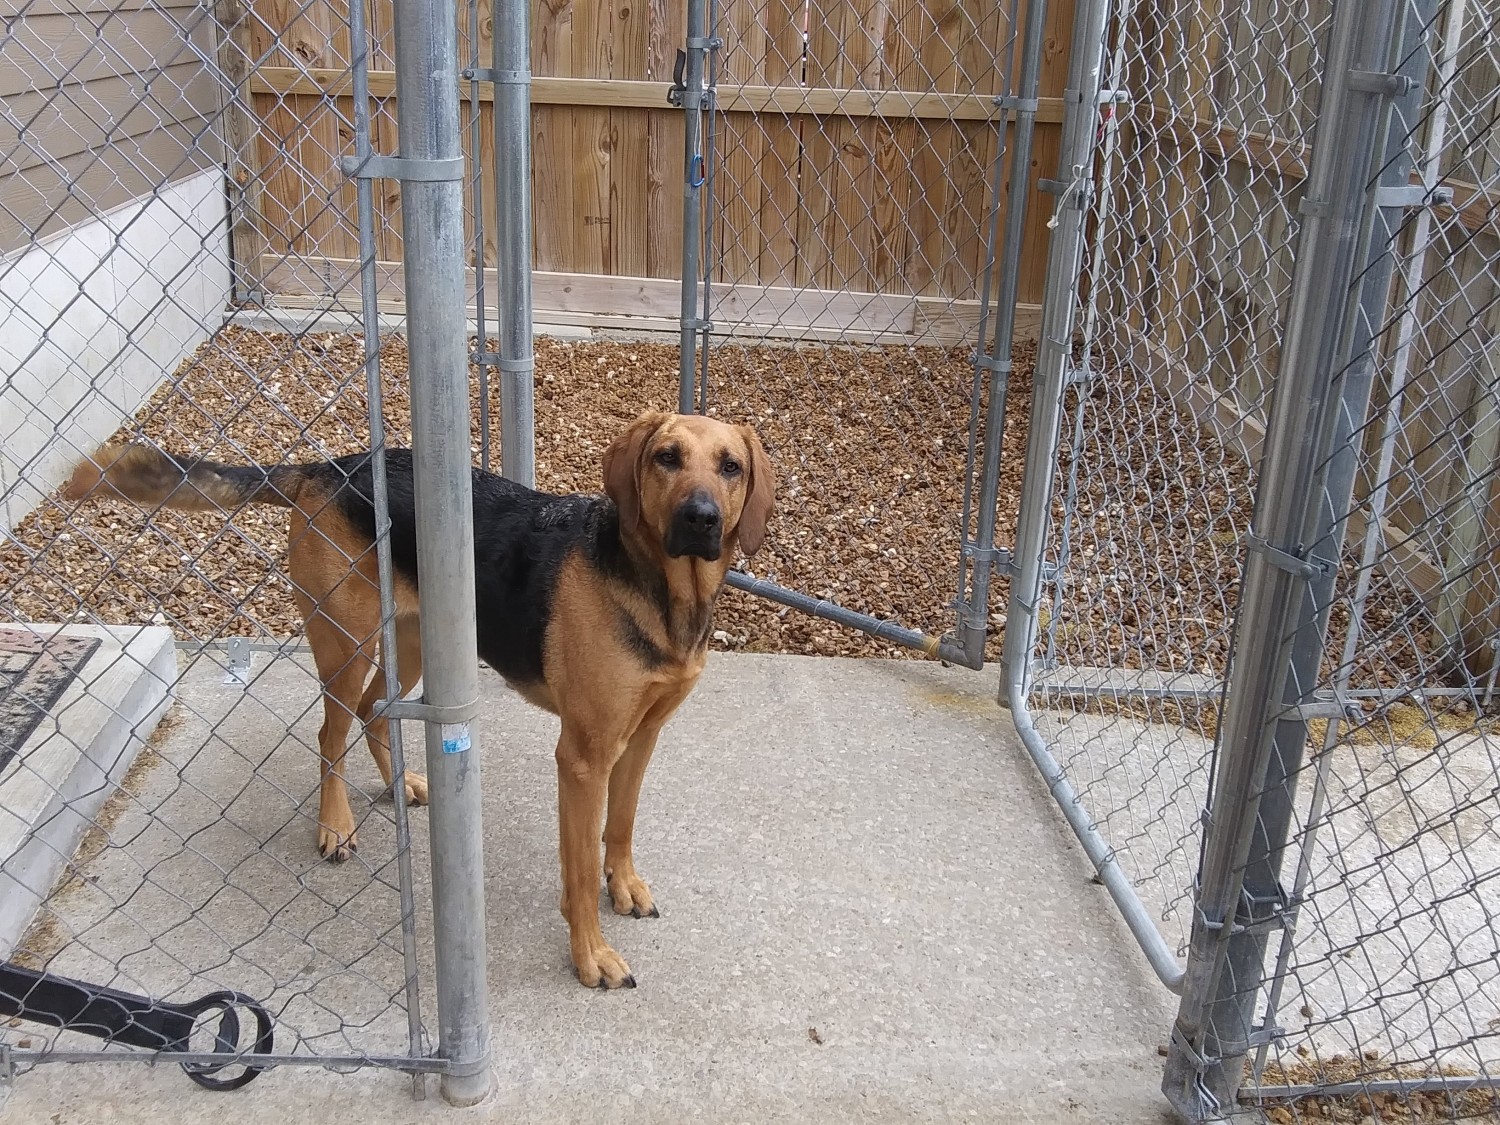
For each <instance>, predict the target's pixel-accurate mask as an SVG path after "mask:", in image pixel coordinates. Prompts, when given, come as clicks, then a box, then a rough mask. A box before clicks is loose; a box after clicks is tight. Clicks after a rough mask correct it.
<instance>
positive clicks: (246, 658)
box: [223, 637, 251, 687]
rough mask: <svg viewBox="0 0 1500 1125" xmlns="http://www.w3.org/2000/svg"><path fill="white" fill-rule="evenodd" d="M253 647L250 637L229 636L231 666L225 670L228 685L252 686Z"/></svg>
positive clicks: (225, 681) (225, 680) (226, 684)
mask: <svg viewBox="0 0 1500 1125" xmlns="http://www.w3.org/2000/svg"><path fill="white" fill-rule="evenodd" d="M250 660H251V647H250V638H249V637H230V638H229V667H228V668H227V669H226V670H225V672H224V680H223V683H224V685H225V686H226V687H249V686H250Z"/></svg>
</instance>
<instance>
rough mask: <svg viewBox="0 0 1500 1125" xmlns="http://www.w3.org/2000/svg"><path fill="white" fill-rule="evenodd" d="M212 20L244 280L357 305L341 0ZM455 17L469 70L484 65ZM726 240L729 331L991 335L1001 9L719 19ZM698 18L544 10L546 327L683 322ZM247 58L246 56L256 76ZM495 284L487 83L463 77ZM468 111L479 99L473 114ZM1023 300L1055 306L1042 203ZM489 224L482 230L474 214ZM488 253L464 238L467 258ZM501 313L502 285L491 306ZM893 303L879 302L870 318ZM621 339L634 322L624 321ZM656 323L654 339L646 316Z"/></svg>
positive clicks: (1064, 29) (868, 0)
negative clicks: (231, 84) (691, 25)
mask: <svg viewBox="0 0 1500 1125" xmlns="http://www.w3.org/2000/svg"><path fill="white" fill-rule="evenodd" d="M239 2H240V0H221V19H224V20H225V22H226V24H227V25H228V26H229V27H230V32H229V34H230V36H231V39H232V43H233V46H234V50H232V51H226V58H231V57H232V58H235V59H238V60H239V65H238V70H237V72H236V70H235V69H234V68H230V67H226V69H229V70H230V71H231V73H230V77H231V79H232V80H233V81H235V82H236V83H238V86H239V92H240V95H241V96H240V98H239V99H238V101H239V104H240V105H241V107H244V108H245V109H247V112H243V113H242V114H241V117H240V125H239V127H240V129H241V131H242V132H243V133H244V134H245V135H246V136H253V137H256V138H258V141H257V143H254V144H241V145H239V146H237V152H238V159H239V164H238V166H237V167H236V168H235V169H234V176H233V178H234V179H235V180H236V181H237V182H238V183H239V185H240V186H241V188H242V197H241V199H240V201H239V204H240V205H239V207H238V209H237V222H236V226H235V232H236V238H235V257H236V259H237V263H238V268H239V270H240V271H241V277H242V280H244V281H245V282H247V283H248V285H249V286H250V287H251V288H258V289H262V290H264V291H265V292H267V293H268V294H270V295H271V296H273V297H275V298H276V299H278V300H280V301H282V302H283V303H289V304H299V303H328V302H329V301H330V300H331V299H337V298H338V297H339V296H340V295H341V294H344V293H349V294H352V293H355V292H357V286H356V285H355V283H354V266H355V259H356V257H357V251H356V246H357V237H358V232H357V230H356V229H355V225H354V210H355V209H354V188H353V186H352V184H351V183H350V182H348V181H347V180H346V179H345V178H344V177H343V175H342V174H341V173H340V171H339V168H338V161H339V158H340V157H341V156H344V155H347V154H349V153H350V152H351V151H352V143H353V142H352V130H351V122H352V119H353V113H352V102H351V99H350V96H349V92H350V89H351V79H350V56H351V49H350V48H351V44H350V38H349V27H348V9H347V0H312V2H311V3H309V4H306V5H302V4H300V3H297V2H296V0H247V3H248V7H246V8H243V9H242V8H240V7H239V6H238V5H239ZM393 2H395V0H370V2H369V7H368V16H367V25H368V29H369V44H368V46H369V51H370V55H369V67H370V93H371V98H372V103H373V104H372V107H371V115H372V121H373V129H374V132H375V137H374V144H375V148H376V150H377V151H381V152H394V151H395V149H396V143H395V117H394V97H395V76H394V72H393V69H392V67H393V55H392V52H393V45H392V11H393V9H392V3H393ZM481 4H482V10H481V11H480V12H479V14H478V36H477V40H476V39H474V37H473V36H471V33H470V18H471V17H470V14H469V12H468V10H467V8H466V7H463V8H461V10H460V12H459V34H460V57H461V58H465V59H468V60H470V61H472V62H474V63H476V64H477V65H478V66H480V67H484V66H488V65H489V63H490V38H489V36H490V26H491V17H490V12H489V10H488V4H487V3H484V0H481ZM722 7H723V11H722V15H721V19H720V24H719V28H718V34H719V35H720V36H721V37H722V38H723V40H724V46H723V50H722V53H721V57H720V68H719V81H718V103H717V104H718V110H719V113H718V114H717V115H715V117H714V119H713V120H714V123H715V124H714V127H715V129H716V134H715V136H714V138H713V140H714V146H715V150H716V156H715V159H714V164H713V167H712V168H711V169H710V171H711V173H712V174H713V175H714V177H715V179H714V183H713V189H714V192H715V196H716V205H715V207H714V209H713V212H712V213H713V218H712V220H711V222H712V228H711V231H710V236H711V238H712V240H713V245H714V249H715V253H714V254H713V255H712V259H711V260H712V262H713V266H712V269H713V279H714V281H715V284H716V285H718V286H721V287H722V288H721V290H720V292H719V294H718V297H717V305H718V311H716V314H715V317H716V324H718V325H721V326H723V327H725V328H730V327H733V326H734V325H735V324H736V323H738V324H739V325H740V326H741V327H746V326H749V325H756V326H758V328H757V329H755V330H757V331H769V330H771V326H773V325H774V326H776V329H777V330H780V331H790V332H794V333H795V332H800V331H805V330H809V329H811V330H814V331H815V332H817V333H820V334H822V335H825V336H826V335H830V334H831V335H834V336H846V337H849V338H858V337H868V336H871V335H890V334H893V333H894V334H895V335H896V336H898V337H899V336H907V337H922V338H926V339H930V340H934V341H941V342H960V341H962V340H966V339H969V338H970V337H971V336H972V329H973V324H974V321H975V319H976V318H977V315H978V302H977V296H978V280H977V279H978V273H979V270H980V268H981V265H982V262H983V259H984V245H985V238H986V234H987V218H988V211H987V208H988V200H989V195H990V191H991V174H992V166H993V161H994V157H995V152H996V145H997V139H998V132H999V129H1000V128H1001V127H1002V123H1001V111H1000V110H999V109H997V108H996V106H995V104H994V97H995V95H996V94H997V93H999V92H1000V91H1001V89H1002V86H1003V84H1004V73H1003V70H1002V67H1003V64H1004V57H1005V51H1006V47H1007V44H1008V43H1009V42H1010V40H1011V36H1012V33H1013V31H1014V30H1016V29H1013V28H1012V27H1011V26H1010V25H1009V23H1008V21H1007V20H1006V19H1005V18H1003V16H1002V14H1001V11H1000V6H999V5H995V4H993V3H988V2H985V0H941V2H939V3H929V4H918V3H915V2H913V0H725V3H724V4H723V6H722ZM1051 8H1052V14H1051V15H1050V16H1049V23H1048V28H1047V36H1048V48H1049V49H1048V51H1047V59H1048V62H1047V66H1046V68H1045V71H1044V75H1043V81H1042V94H1043V99H1042V104H1041V109H1040V114H1039V116H1040V119H1041V124H1040V126H1039V128H1038V134H1037V143H1036V155H1035V160H1036V164H1037V165H1038V166H1040V167H1042V168H1047V167H1048V166H1049V162H1050V161H1052V160H1054V159H1055V152H1056V142H1057V131H1058V126H1059V123H1060V121H1061V116H1062V113H1061V99H1060V97H1059V95H1060V94H1061V92H1062V90H1061V87H1062V82H1063V79H1064V76H1065V72H1066V57H1065V56H1066V44H1067V38H1068V25H1069V20H1070V17H1071V4H1070V3H1067V2H1064V3H1061V4H1053V5H1051ZM684 26H685V11H684V5H683V3H682V0H676V2H667V0H538V2H537V3H536V4H535V6H534V8H533V11H532V68H533V72H534V82H533V86H532V106H533V109H532V141H533V194H532V206H533V229H534V244H533V264H534V268H535V270H536V275H535V306H536V309H537V312H538V317H539V319H552V320H562V321H574V322H579V323H590V324H596V325H605V326H607V325H621V324H634V325H641V324H646V325H651V324H652V323H654V322H659V323H660V325H661V326H666V324H667V322H668V321H670V322H671V323H672V324H673V325H675V321H676V317H677V315H678V308H679V301H680V295H679V287H678V286H679V281H680V278H681V257H682V183H683V163H684V161H683V113H682V111H681V110H679V109H674V108H672V107H670V106H669V105H668V103H667V91H668V89H669V87H670V85H671V82H672V72H673V63H674V60H675V56H676V52H677V50H678V49H679V48H680V47H681V46H682V45H683V44H684V39H685V30H684ZM245 60H251V62H250V63H249V65H247V64H246V62H245ZM455 81H456V82H460V90H461V92H462V96H463V102H462V108H463V113H464V115H465V136H466V138H470V137H472V136H473V134H471V132H470V130H469V128H468V126H469V125H470V124H472V117H471V116H470V115H472V114H476V113H477V114H478V118H479V120H478V129H477V138H478V147H477V151H473V152H470V153H469V156H470V158H471V161H473V162H477V163H474V164H471V169H473V170H477V177H476V179H477V182H478V184H479V185H480V188H479V192H478V193H477V194H478V199H477V200H476V201H475V203H474V205H477V206H479V207H482V208H483V209H484V212H483V218H484V222H483V226H484V229H485V230H486V232H487V237H486V242H485V247H484V258H485V261H486V263H487V264H493V261H494V249H495V248H494V245H493V241H492V238H493V231H494V229H495V222H494V206H495V200H494V195H493V191H494V177H493V174H492V173H491V171H490V169H492V167H493V155H494V137H493V117H492V97H493V91H492V87H490V86H489V85H487V84H483V83H470V82H467V81H460V79H459V78H458V77H457V76H455ZM476 94H477V96H475V95H476ZM1033 203H1034V204H1035V205H1034V207H1033V209H1032V211H1031V221H1030V234H1029V237H1028V241H1027V254H1026V258H1025V270H1026V277H1025V279H1024V280H1023V282H1022V294H1021V299H1022V301H1023V303H1026V304H1028V305H1030V304H1032V303H1034V302H1035V301H1036V300H1037V299H1038V296H1039V290H1040V284H1041V273H1042V266H1043V262H1044V249H1043V247H1044V244H1045V240H1044V238H1043V235H1044V234H1045V231H1044V230H1043V224H1044V222H1045V218H1046V215H1045V213H1044V209H1043V208H1042V206H1041V205H1040V204H1039V203H1036V201H1035V200H1033ZM376 215H377V228H378V229H377V255H378V258H379V261H380V263H381V269H380V279H381V280H380V292H381V296H382V298H383V299H386V300H390V301H393V302H398V301H399V299H400V286H401V271H400V269H399V268H398V267H399V263H400V261H401V227H400V208H399V197H398V194H397V192H396V190H395V188H394V186H386V187H377V197H376ZM471 220H472V214H471ZM471 243H472V239H471ZM489 291H490V292H491V293H493V292H494V289H493V288H491V289H490V290H489ZM877 297H878V298H879V300H875V299H874V298H877ZM622 318H630V319H628V320H626V319H622ZM640 318H645V319H644V320H642V319H640Z"/></svg>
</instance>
